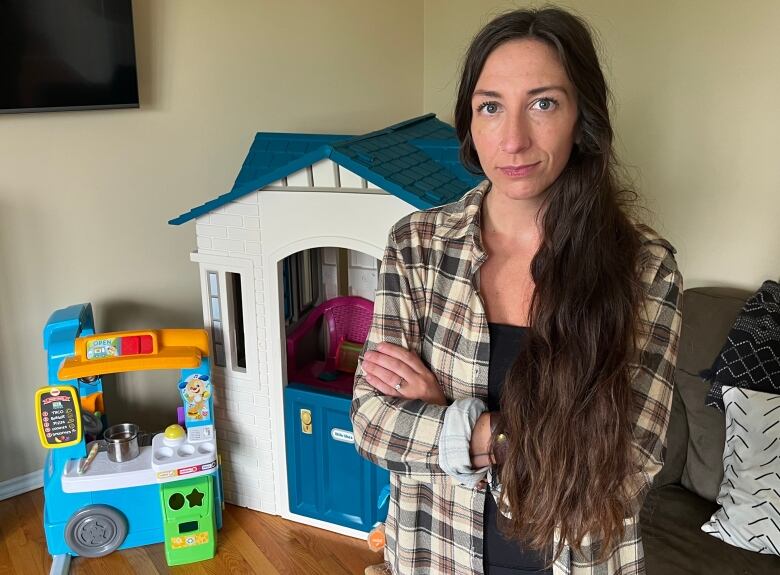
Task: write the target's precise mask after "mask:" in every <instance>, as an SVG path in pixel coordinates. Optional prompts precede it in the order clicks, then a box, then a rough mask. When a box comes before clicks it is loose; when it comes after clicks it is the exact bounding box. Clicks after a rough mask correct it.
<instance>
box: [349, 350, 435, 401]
mask: <svg viewBox="0 0 780 575" xmlns="http://www.w3.org/2000/svg"><path fill="white" fill-rule="evenodd" d="M363 371H364V372H365V377H366V381H367V382H368V383H369V384H371V386H372V387H374V388H375V389H376V390H377V391H379V392H380V393H381V394H382V395H389V396H390V397H400V398H403V399H421V400H423V401H424V402H426V403H431V404H435V405H447V399H446V398H445V397H444V393H443V392H442V390H441V388H440V387H439V383H438V381H436V376H435V375H433V372H431V370H429V369H428V368H427V367H425V364H424V363H423V362H422V360H421V359H420V358H419V357H417V355H416V354H415V353H413V352H411V351H409V350H407V349H404V348H402V347H401V346H398V345H393V344H391V343H380V344H379V345H378V346H377V348H376V350H375V351H367V352H366V354H365V355H364V357H363Z"/></svg>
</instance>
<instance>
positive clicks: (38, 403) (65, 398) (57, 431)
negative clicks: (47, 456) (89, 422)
mask: <svg viewBox="0 0 780 575" xmlns="http://www.w3.org/2000/svg"><path fill="white" fill-rule="evenodd" d="M35 419H36V421H37V423H38V436H39V438H40V440H41V444H42V445H43V446H44V447H45V448H46V449H56V448H58V447H67V446H69V445H73V444H74V443H78V442H80V441H81V408H80V406H79V398H78V394H77V393H76V388H75V387H71V386H69V385H63V386H56V387H55V386H48V387H42V388H41V389H39V390H38V391H37V392H35Z"/></svg>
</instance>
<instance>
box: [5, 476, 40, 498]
mask: <svg viewBox="0 0 780 575" xmlns="http://www.w3.org/2000/svg"><path fill="white" fill-rule="evenodd" d="M41 487H43V469H39V470H38V471H33V472H31V473H28V474H27V475H20V476H19V477H13V478H11V479H9V480H7V481H3V482H1V483H0V501H2V500H3V499H8V498H9V497H15V496H17V495H21V494H22V493H27V492H28V491H32V490H33V489H39V488H41Z"/></svg>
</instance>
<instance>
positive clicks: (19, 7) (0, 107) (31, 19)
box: [0, 0, 138, 113]
mask: <svg viewBox="0 0 780 575" xmlns="http://www.w3.org/2000/svg"><path fill="white" fill-rule="evenodd" d="M133 107H138V80H137V76H136V66H135V42H134V40H133V9H132V3H131V0H0V113H9V112H44V111H54V110H85V109H96V108H133Z"/></svg>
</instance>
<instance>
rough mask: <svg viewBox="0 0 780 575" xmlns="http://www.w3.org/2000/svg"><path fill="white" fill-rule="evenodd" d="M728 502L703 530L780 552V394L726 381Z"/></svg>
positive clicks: (721, 499) (724, 490)
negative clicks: (743, 386) (763, 391)
mask: <svg viewBox="0 0 780 575" xmlns="http://www.w3.org/2000/svg"><path fill="white" fill-rule="evenodd" d="M723 401H724V403H725V405H726V447H725V449H724V450H723V456H724V457H723V465H724V467H725V469H724V475H723V483H722V484H721V486H720V492H719V493H718V503H719V504H720V505H721V506H722V507H721V508H720V509H718V510H717V511H716V512H715V513H713V515H712V517H711V518H710V520H709V521H708V522H707V523H705V524H704V525H702V526H701V529H702V531H704V532H705V533H709V534H710V535H712V536H713V537H717V538H718V539H722V540H723V541H725V542H726V543H728V544H729V545H734V546H735V547H742V548H743V549H748V550H750V551H757V552H758V553H766V554H774V555H780V395H776V394H771V393H762V392H760V391H751V390H746V389H741V388H739V387H732V386H728V385H724V386H723Z"/></svg>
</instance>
